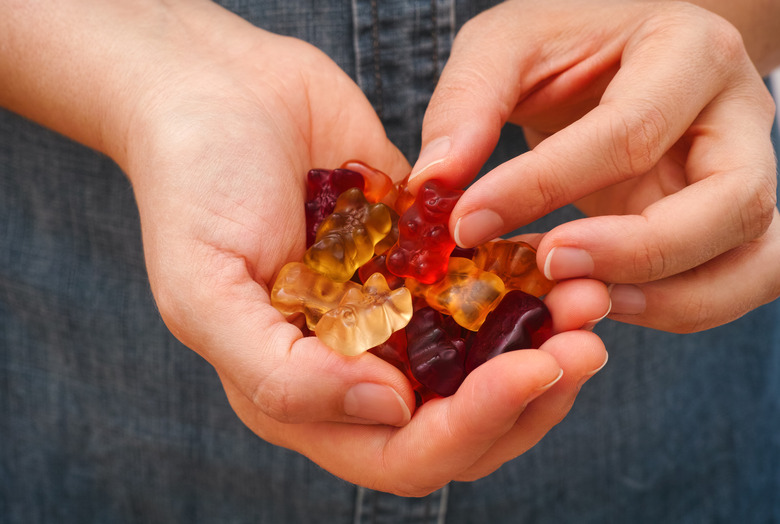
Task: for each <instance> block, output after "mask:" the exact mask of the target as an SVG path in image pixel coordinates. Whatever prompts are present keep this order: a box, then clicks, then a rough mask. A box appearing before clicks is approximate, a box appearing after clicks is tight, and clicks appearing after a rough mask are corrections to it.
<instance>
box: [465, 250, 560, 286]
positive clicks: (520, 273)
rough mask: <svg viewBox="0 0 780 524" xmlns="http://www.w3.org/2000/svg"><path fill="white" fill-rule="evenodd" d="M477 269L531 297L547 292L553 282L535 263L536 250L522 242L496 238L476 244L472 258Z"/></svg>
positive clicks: (553, 284)
mask: <svg viewBox="0 0 780 524" xmlns="http://www.w3.org/2000/svg"><path fill="white" fill-rule="evenodd" d="M473 260H474V263H475V264H476V265H477V267H479V268H480V269H484V270H485V271H490V272H491V273H495V274H496V275H498V276H499V277H501V280H503V281H504V284H505V285H506V288H507V289H508V290H510V289H519V290H521V291H525V292H526V293H529V294H531V295H533V296H535V297H541V296H542V295H546V294H547V293H549V292H550V290H551V289H552V288H553V286H555V282H554V281H552V280H548V279H547V278H546V277H545V276H544V275H543V274H542V272H541V271H539V268H538V267H537V266H536V250H535V249H534V248H533V247H532V246H530V245H529V244H526V243H525V242H515V241H511V240H497V241H495V242H487V243H485V244H482V245H480V246H477V248H476V252H475V253H474V257H473Z"/></svg>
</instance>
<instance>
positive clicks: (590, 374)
mask: <svg viewBox="0 0 780 524" xmlns="http://www.w3.org/2000/svg"><path fill="white" fill-rule="evenodd" d="M607 362H609V353H607V354H606V356H605V357H604V362H602V363H601V365H600V366H599V367H597V368H596V369H594V370H593V371H591V372H590V373H586V374H585V375H584V376H583V377H582V378H581V379H580V381H579V382H578V383H577V387H579V388H581V387H582V385H583V384H584V383H585V382H587V381H588V379H589V378H591V377H592V376H593V375H595V374H596V373H598V372H599V371H601V370H602V369H604V366H606V365H607Z"/></svg>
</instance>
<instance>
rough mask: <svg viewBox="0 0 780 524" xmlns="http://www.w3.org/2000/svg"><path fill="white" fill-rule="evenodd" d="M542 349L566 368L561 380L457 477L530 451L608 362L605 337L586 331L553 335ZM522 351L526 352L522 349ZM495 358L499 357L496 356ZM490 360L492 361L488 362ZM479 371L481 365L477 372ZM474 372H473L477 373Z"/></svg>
mask: <svg viewBox="0 0 780 524" xmlns="http://www.w3.org/2000/svg"><path fill="white" fill-rule="evenodd" d="M541 349H542V350H544V351H546V352H548V353H550V354H551V355H553V356H554V357H555V360H556V361H557V362H558V364H559V365H560V366H561V369H562V370H563V376H562V378H561V380H559V381H558V382H556V383H555V384H554V385H553V386H552V387H551V388H550V389H549V390H548V391H546V392H544V393H543V394H542V395H540V396H539V397H538V398H537V399H535V400H533V401H532V402H531V403H530V404H529V405H528V406H527V407H526V408H525V410H524V411H523V412H522V413H521V414H520V415H519V417H518V418H517V420H516V422H515V424H514V426H513V427H512V429H511V430H509V431H508V432H506V433H505V434H504V435H503V436H502V437H501V438H500V439H498V440H496V441H495V443H494V444H493V446H491V447H490V449H489V450H488V451H487V452H485V454H484V455H482V457H480V459H479V460H478V461H476V462H475V463H474V465H473V466H472V467H470V468H469V469H467V470H465V471H464V472H463V473H462V474H461V475H460V476H458V477H457V480H475V479H478V478H481V477H484V476H485V475H488V474H489V473H491V472H493V471H495V470H496V469H498V467H500V466H501V465H502V464H504V463H505V462H507V461H508V460H511V459H513V458H515V457H517V456H519V455H521V454H522V453H525V452H526V451H528V450H529V449H530V448H531V447H533V446H534V445H535V444H536V443H537V442H539V440H541V438H542V437H543V436H544V435H545V434H547V432H548V431H549V430H550V429H552V428H553V427H554V426H555V425H556V424H558V423H559V422H560V421H561V420H563V418H564V417H565V416H566V415H567V414H568V412H569V410H570V409H571V407H572V405H573V404H574V400H575V399H576V397H577V394H578V393H579V390H580V388H581V387H582V385H583V384H584V383H585V382H586V381H587V380H588V379H589V378H590V377H592V376H593V375H595V374H596V373H598V372H599V371H600V370H601V369H602V368H603V367H604V366H605V365H606V363H607V352H606V350H605V348H604V344H603V343H602V342H601V339H599V337H597V336H596V335H594V334H592V333H588V332H584V331H571V332H567V333H562V334H560V335H557V336H556V337H553V338H551V339H550V340H549V341H548V342H547V343H545V344H544V345H543V346H542V348H541ZM521 353H522V352H521ZM494 360H495V359H494ZM487 364H490V361H488V362H487V363H486V364H484V365H487ZM477 371H479V368H478V369H477V370H475V371H474V372H473V373H476V372H477ZM473 373H472V374H473Z"/></svg>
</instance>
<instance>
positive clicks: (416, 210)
mask: <svg viewBox="0 0 780 524" xmlns="http://www.w3.org/2000/svg"><path fill="white" fill-rule="evenodd" d="M462 194H463V191H461V190H459V189H447V188H446V187H444V186H443V185H442V184H441V183H440V182H437V181H435V180H429V181H427V182H426V183H425V184H424V185H423V187H422V188H420V192H419V194H418V195H417V198H416V199H415V201H414V203H413V204H412V206H411V207H410V208H409V209H408V210H407V211H406V212H405V213H404V214H403V215H402V216H401V218H400V219H399V221H398V242H397V243H396V244H395V245H394V246H393V247H392V248H390V250H389V251H388V252H387V268H388V269H389V270H390V272H391V273H393V274H395V275H398V276H399V277H411V278H414V279H416V280H418V281H420V282H422V283H424V284H432V283H434V282H436V281H437V280H439V279H441V278H442V277H443V276H444V274H445V273H446V272H447V260H448V259H449V256H450V253H452V250H453V249H454V248H455V241H454V240H452V238H451V237H450V233H449V226H448V222H449V218H450V213H451V212H452V208H453V207H455V203H456V202H457V201H458V199H459V198H460V196H461V195H462Z"/></svg>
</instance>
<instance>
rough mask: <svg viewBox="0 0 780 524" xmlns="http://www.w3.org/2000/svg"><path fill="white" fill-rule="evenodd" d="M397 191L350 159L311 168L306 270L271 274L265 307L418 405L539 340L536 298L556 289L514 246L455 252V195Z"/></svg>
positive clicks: (541, 319) (300, 266) (525, 251)
mask: <svg viewBox="0 0 780 524" xmlns="http://www.w3.org/2000/svg"><path fill="white" fill-rule="evenodd" d="M407 182H408V177H407V178H405V179H404V180H402V181H401V182H399V183H398V184H392V181H391V179H390V178H389V177H387V175H385V174H384V173H382V172H381V171H378V170H376V169H374V168H372V167H370V166H368V165H366V164H363V163H361V162H358V161H354V160H350V161H348V162H345V163H344V164H343V165H342V166H341V168H339V169H335V170H332V171H328V170H311V171H310V172H309V174H308V181H307V188H308V193H307V199H308V200H307V202H306V219H307V236H308V235H309V234H310V235H311V236H312V239H311V241H312V243H311V245H309V243H308V242H309V239H308V238H307V245H309V248H308V250H307V251H306V254H305V255H304V262H305V263H302V262H292V263H289V264H287V265H285V266H284V267H283V268H282V270H281V271H280V273H279V275H278V277H277V280H276V282H275V283H274V287H273V290H272V292H271V303H272V304H273V305H274V306H275V307H276V308H277V309H278V310H279V311H280V312H282V314H284V315H285V317H286V318H287V319H288V320H290V321H291V322H295V323H296V324H297V325H299V326H301V325H302V324H303V322H302V321H300V322H299V319H300V317H301V316H303V317H305V319H306V322H305V325H303V326H302V327H301V331H302V332H303V333H304V335H309V334H312V333H313V334H315V335H316V336H317V337H318V338H319V339H320V340H321V341H322V342H323V343H325V344H327V345H328V346H330V347H331V348H333V349H334V350H336V351H338V352H340V353H343V354H345V355H358V354H360V353H363V352H365V351H369V352H371V353H373V354H374V355H376V356H379V357H380V358H382V359H384V360H385V361H387V362H389V363H390V364H392V365H393V366H395V367H396V368H398V369H399V370H401V372H403V373H404V374H405V375H406V376H407V377H408V378H409V381H410V382H411V383H412V387H413V388H414V390H415V393H416V395H417V399H418V402H425V401H427V400H428V399H430V398H433V397H436V396H448V395H451V394H453V393H455V392H456V391H457V389H458V387H459V386H460V384H461V383H462V381H463V380H464V378H465V377H466V376H467V375H468V373H470V372H471V371H473V370H474V369H475V368H476V367H477V366H479V365H481V364H482V363H484V362H486V361H487V360H489V359H490V358H493V357H494V356H496V355H499V354H501V353H505V352H507V351H514V350H518V349H525V348H538V347H539V346H540V345H541V344H542V343H543V342H544V341H545V340H547V339H548V338H549V337H550V336H551V334H552V319H551V317H550V313H549V311H548V310H547V308H546V306H545V305H544V302H542V301H541V300H540V299H539V298H537V297H540V296H543V295H545V294H546V293H547V292H549V290H550V289H551V288H552V286H554V285H555V282H553V281H549V280H547V279H546V278H545V277H544V276H543V275H542V274H541V272H539V270H538V268H537V267H536V251H535V250H534V248H533V247H532V246H530V245H528V244H526V243H524V242H513V241H504V240H499V241H495V242H490V243H487V244H484V245H481V246H477V247H476V248H471V249H461V248H459V247H457V246H455V243H454V242H453V240H452V238H451V237H450V235H449V230H448V222H449V215H450V213H451V211H452V209H453V207H454V206H455V203H456V202H457V200H458V198H460V195H461V194H463V191H460V190H451V189H447V188H446V186H443V185H442V184H441V183H440V182H436V181H428V182H427V183H426V184H425V185H423V187H422V188H421V189H420V193H419V195H418V198H417V199H414V198H413V197H412V195H411V193H409V191H408V189H407ZM364 188H365V191H364V190H363V189H364ZM365 195H367V196H365ZM390 203H392V204H393V207H389V204H390ZM399 214H400V215H401V217H400V218H399V216H398V215H399ZM356 270H357V271H356ZM350 278H351V279H353V280H352V281H350ZM361 282H362V284H361Z"/></svg>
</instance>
